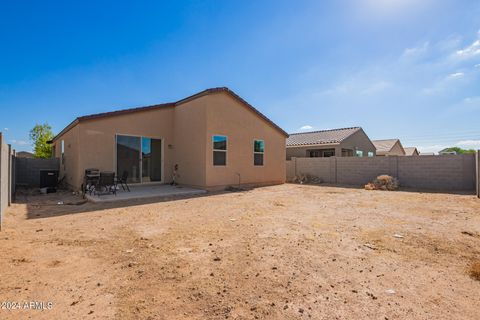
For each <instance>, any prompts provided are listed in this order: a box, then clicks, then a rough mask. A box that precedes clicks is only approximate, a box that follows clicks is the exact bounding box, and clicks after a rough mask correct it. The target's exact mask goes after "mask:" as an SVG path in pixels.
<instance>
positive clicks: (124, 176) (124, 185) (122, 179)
mask: <svg viewBox="0 0 480 320" xmlns="http://www.w3.org/2000/svg"><path fill="white" fill-rule="evenodd" d="M127 179H128V171H123V174H122V176H121V177H120V179H118V180H117V183H119V184H120V185H121V186H122V189H123V191H125V188H127V190H128V192H130V187H129V186H128V184H127Z"/></svg>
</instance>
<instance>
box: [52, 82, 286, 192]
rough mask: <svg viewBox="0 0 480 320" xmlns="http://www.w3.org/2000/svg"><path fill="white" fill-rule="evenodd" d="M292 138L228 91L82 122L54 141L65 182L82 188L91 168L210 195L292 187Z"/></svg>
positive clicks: (85, 118)
mask: <svg viewBox="0 0 480 320" xmlns="http://www.w3.org/2000/svg"><path fill="white" fill-rule="evenodd" d="M286 137H288V134H287V133H286V132H285V131H283V130H282V129H281V128H280V127H278V126H277V125H276V124H275V123H273V122H272V121H271V120H269V119H268V118H267V117H266V116H264V115H263V114H262V113H260V112H259V111H258V110H257V109H255V108H254V107H253V106H251V105H250V104H249V103H248V102H246V101H245V100H243V99H242V98H241V97H239V96H238V95H237V94H235V93H234V92H233V91H231V90H229V89H228V88H213V89H207V90H205V91H202V92H200V93H197V94H195V95H192V96H190V97H188V98H185V99H182V100H180V101H177V102H173V103H164V104H159V105H153V106H147V107H140V108H134V109H127V110H121V111H114V112H106V113H100V114H94V115H89V116H83V117H79V118H77V119H75V120H74V121H73V122H72V123H70V124H69V125H68V126H67V127H66V128H65V129H63V130H62V131H61V132H60V133H59V134H58V135H57V136H56V137H55V138H54V139H53V140H52V143H53V150H54V155H55V157H58V158H60V161H61V164H60V170H61V172H60V176H61V177H62V176H64V175H65V176H66V181H67V183H68V184H69V185H70V186H71V187H72V188H74V189H79V188H80V187H81V184H82V182H83V177H84V172H85V169H87V168H97V169H99V170H101V171H114V172H116V173H117V175H118V176H121V175H122V174H123V173H124V172H127V173H128V181H130V182H131V183H149V182H156V183H169V182H171V181H172V174H173V167H174V166H175V164H178V166H179V168H178V178H177V182H178V183H180V184H183V185H188V186H194V187H200V188H205V189H220V188H225V187H226V186H230V185H238V184H242V185H267V184H279V183H284V182H285V139H286Z"/></svg>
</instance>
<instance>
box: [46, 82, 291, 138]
mask: <svg viewBox="0 0 480 320" xmlns="http://www.w3.org/2000/svg"><path fill="white" fill-rule="evenodd" d="M218 92H225V93H227V94H229V95H230V96H231V97H233V98H234V99H236V100H237V101H239V102H240V103H241V104H243V105H244V106H246V107H247V108H249V109H250V110H251V111H253V112H254V113H255V114H256V115H257V116H259V117H260V118H262V119H264V120H265V121H266V122H268V123H269V124H270V125H272V126H273V127H274V128H275V129H277V130H278V131H280V132H281V133H282V134H284V135H285V136H287V137H288V133H287V132H285V131H284V130H283V129H282V128H280V127H279V126H278V125H277V124H276V123H274V122H273V121H272V120H270V119H269V118H267V117H266V116H265V115H264V114H263V113H261V112H260V111H258V110H257V109H256V108H255V107H253V106H252V105H251V104H249V103H248V102H247V101H245V100H244V99H243V98H242V97H240V96H239V95H237V94H236V93H235V92H233V91H232V90H230V89H229V88H227V87H218V88H210V89H206V90H203V91H201V92H198V93H196V94H194V95H191V96H189V97H187V98H184V99H181V100H178V101H177V102H169V103H162V104H155V105H151V106H145V107H137V108H130V109H123V110H118V111H110V112H103V113H96V114H91V115H86V116H81V117H78V118H76V119H75V120H73V121H72V122H71V123H70V124H69V125H68V126H66V127H65V128H64V129H63V130H62V131H60V133H59V134H57V135H56V136H55V137H54V138H53V139H52V141H55V140H56V139H57V138H58V137H60V136H61V135H63V134H64V133H65V132H67V131H68V130H70V129H71V128H73V127H74V126H75V125H77V124H78V123H79V122H82V121H87V120H93V119H98V118H105V117H111V116H117V115H123V114H129V113H134V112H141V111H149V110H155V109H160V108H168V107H175V106H178V105H180V104H182V103H185V102H188V101H191V100H193V99H197V98H200V97H202V96H205V95H209V94H213V93H218Z"/></svg>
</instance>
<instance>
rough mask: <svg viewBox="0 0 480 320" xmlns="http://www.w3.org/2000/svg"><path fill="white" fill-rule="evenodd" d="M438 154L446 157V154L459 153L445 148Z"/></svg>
mask: <svg viewBox="0 0 480 320" xmlns="http://www.w3.org/2000/svg"><path fill="white" fill-rule="evenodd" d="M438 154H439V155H446V154H453V155H455V154H457V151H455V150H452V148H445V149H442V150H440V151H438Z"/></svg>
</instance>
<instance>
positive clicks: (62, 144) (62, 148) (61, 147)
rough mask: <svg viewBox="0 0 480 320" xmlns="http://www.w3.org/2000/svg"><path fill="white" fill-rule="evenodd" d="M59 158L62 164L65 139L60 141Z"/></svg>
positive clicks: (63, 163)
mask: <svg viewBox="0 0 480 320" xmlns="http://www.w3.org/2000/svg"><path fill="white" fill-rule="evenodd" d="M60 159H62V165H65V140H61V141H60Z"/></svg>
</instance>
